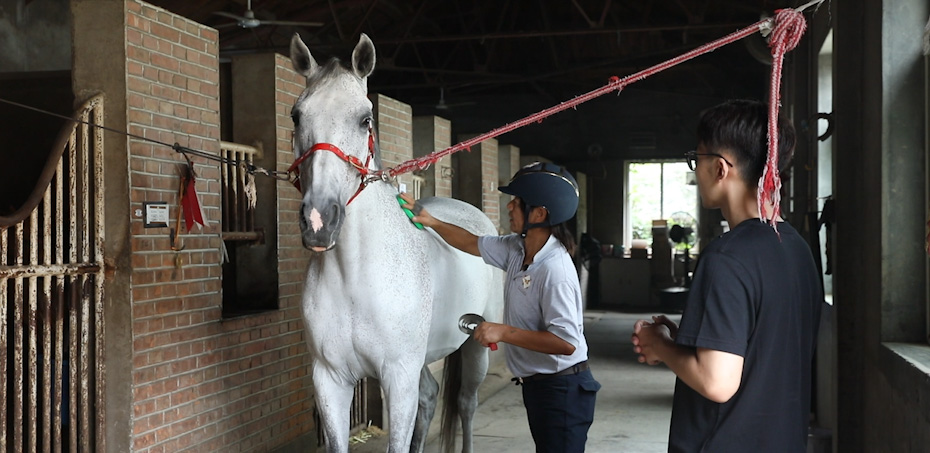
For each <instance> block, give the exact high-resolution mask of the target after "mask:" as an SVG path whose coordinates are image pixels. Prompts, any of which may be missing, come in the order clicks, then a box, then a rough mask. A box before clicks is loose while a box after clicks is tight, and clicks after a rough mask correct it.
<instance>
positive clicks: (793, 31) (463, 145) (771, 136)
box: [375, 0, 824, 233]
mask: <svg viewBox="0 0 930 453" xmlns="http://www.w3.org/2000/svg"><path fill="white" fill-rule="evenodd" d="M823 1H824V0H812V1H810V2H808V3H807V4H805V5H803V6H801V7H798V8H796V9H790V8H786V9H781V10H778V11H776V15H775V17H774V18H766V19H763V20H760V21H759V22H756V23H754V24H752V25H750V26H748V27H746V28H743V29H741V30H738V31H736V32H733V33H731V34H729V35H727V36H724V37H723V38H720V39H718V40H716V41H712V42H710V43H707V44H704V45H702V46H700V47H697V48H695V49H693V50H691V51H689V52H686V53H684V54H682V55H679V56H677V57H675V58H672V59H670V60H668V61H665V62H662V63H659V64H657V65H655V66H652V67H649V68H647V69H644V70H642V71H640V72H637V73H635V74H632V75H629V76H626V77H624V78H622V79H621V78H619V77H616V76H613V77H611V78H610V82H609V83H608V84H607V85H605V86H603V87H601V88H598V89H596V90H593V91H589V92H587V93H585V94H582V95H580V96H578V97H575V98H574V99H572V100H570V101H566V102H562V103H561V104H559V105H556V106H554V107H550V108H548V109H545V110H543V111H540V112H537V113H534V114H532V115H530V116H527V117H525V118H523V119H520V120H517V121H514V122H512V123H509V124H506V125H504V126H502V127H499V128H497V129H494V130H492V131H490V132H486V133H484V134H481V135H478V136H475V137H473V138H471V139H468V140H465V141H463V142H460V143H458V144H455V145H453V146H450V147H448V148H445V149H442V150H439V151H436V152H433V153H430V154H427V155H425V156H422V157H419V158H416V159H411V160H408V161H405V162H402V163H400V164H398V165H396V166H394V167H391V168H387V169H384V170H379V171H378V172H376V173H375V174H376V175H378V176H383V175H384V174H386V175H387V176H388V177H390V178H394V177H396V176H397V175H400V174H403V173H407V172H409V171H413V170H425V169H427V168H429V166H430V165H432V164H434V163H436V162H438V161H439V160H440V159H442V158H443V157H446V156H448V155H451V154H453V153H456V152H458V151H461V150H466V149H467V150H469V151H471V147H472V146H474V145H477V144H478V143H481V142H483V141H485V140H487V139H489V138H494V137H497V136H499V135H502V134H504V133H507V132H510V131H512V130H514V129H517V128H520V127H523V126H526V125H528V124H531V123H534V122H536V123H541V122H542V121H543V120H544V119H545V118H547V117H549V116H551V115H554V114H556V113H559V112H561V111H563V110H567V109H570V108H576V107H577V106H578V104H581V103H584V102H587V101H589V100H591V99H594V98H596V97H598V96H601V95H604V94H607V93H610V92H613V91H618V92H619V91H622V90H623V88H624V87H626V86H627V85H629V84H631V83H634V82H638V81H640V80H643V79H645V78H646V77H649V76H651V75H653V74H655V73H657V72H661V71H664V70H666V69H668V68H671V67H673V66H676V65H678V64H681V63H683V62H685V61H688V60H690V59H692V58H695V57H697V56H699V55H703V54H705V53H709V52H712V51H714V50H717V49H719V48H720V47H723V46H725V45H727V44H730V43H733V42H735V41H738V40H740V39H743V38H745V37H747V36H750V35H752V34H754V33H756V32H760V33H762V35H763V36H767V35H768V34H769V33H771V38H770V39H769V47H770V48H771V51H772V76H771V80H770V87H769V124H768V154H767V157H766V165H765V167H764V168H763V170H762V177H761V178H760V179H759V184H758V194H757V200H758V202H759V218H760V219H761V220H762V221H765V220H766V219H767V217H766V215H765V208H764V203H765V202H767V201H771V202H772V203H773V205H774V208H773V212H772V217H771V220H770V224H771V225H772V228H774V229H775V232H776V233H778V225H777V221H776V219H777V218H778V216H779V214H780V212H781V208H780V206H779V205H780V203H781V193H780V191H781V178H780V175H779V172H778V110H779V102H780V98H781V71H782V63H783V61H784V57H785V53H787V52H788V51H790V50H793V49H794V48H795V47H797V45H798V43H799V42H800V40H801V36H802V35H803V34H804V31H805V29H806V28H807V23H806V21H805V20H804V15H803V11H804V10H805V9H807V8H809V7H811V6H813V5H819V4H820V3H823Z"/></svg>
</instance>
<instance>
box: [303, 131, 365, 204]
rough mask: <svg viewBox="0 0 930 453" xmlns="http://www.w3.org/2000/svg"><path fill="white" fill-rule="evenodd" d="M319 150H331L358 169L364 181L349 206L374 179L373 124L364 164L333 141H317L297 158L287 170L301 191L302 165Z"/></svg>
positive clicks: (350, 200) (351, 198)
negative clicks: (372, 160)
mask: <svg viewBox="0 0 930 453" xmlns="http://www.w3.org/2000/svg"><path fill="white" fill-rule="evenodd" d="M317 151H329V152H331V153H333V154H335V155H336V157H338V158H339V159H341V160H342V161H343V162H346V163H348V164H349V165H351V166H352V167H353V168H355V170H356V171H358V175H359V177H360V178H361V180H362V181H361V182H360V183H359V185H358V190H356V191H355V194H354V195H352V197H350V198H349V201H347V202H346V206H348V205H349V203H351V202H352V200H354V199H355V197H357V196H358V194H360V193H362V189H364V188H365V186H367V185H368V184H369V183H370V182H371V181H373V180H374V179H372V178H371V177H370V175H371V174H372V173H373V172H372V171H371V170H369V169H368V164H370V163H371V158H372V157H374V155H375V131H374V130H373V129H372V128H371V126H368V157H367V158H366V159H365V163H364V164H363V163H362V161H360V160H359V159H358V158H357V157H355V156H350V155H348V154H346V153H344V152H343V151H342V150H341V149H339V147H338V146H336V145H333V144H332V143H317V144H315V145H313V146H311V147H310V149H309V150H307V152H305V153H303V154H302V155H301V156H300V157H298V158H297V160H295V161H294V163H293V164H291V168H288V169H287V172H288V174H293V175H294V177H293V178H291V183H293V184H294V187H296V188H297V190H299V191H301V192H303V190H302V189H301V186H300V165H301V164H302V163H303V162H304V161H305V160H307V158H308V157H310V156H311V155H313V153H315V152H317ZM377 179H380V178H377Z"/></svg>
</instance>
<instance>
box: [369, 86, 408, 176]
mask: <svg viewBox="0 0 930 453" xmlns="http://www.w3.org/2000/svg"><path fill="white" fill-rule="evenodd" d="M368 97H369V98H370V99H371V103H372V109H373V110H374V116H375V127H376V129H377V134H378V144H379V146H380V147H381V165H382V166H383V168H387V167H393V166H395V165H397V164H399V163H401V162H404V161H407V160H410V159H411V158H412V157H413V110H412V109H411V108H410V106H409V105H407V104H404V103H403V102H400V101H398V100H396V99H391V98H389V97H387V96H385V95H383V94H378V93H371V94H369V96H368ZM397 182H398V183H405V184H408V185H409V184H410V183H411V179H410V174H403V175H398V177H397Z"/></svg>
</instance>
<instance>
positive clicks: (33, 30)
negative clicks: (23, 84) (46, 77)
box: [0, 0, 71, 72]
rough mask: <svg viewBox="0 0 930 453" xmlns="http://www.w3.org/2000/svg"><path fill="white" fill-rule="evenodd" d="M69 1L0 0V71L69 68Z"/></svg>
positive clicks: (65, 69) (61, 69) (58, 69)
mask: <svg viewBox="0 0 930 453" xmlns="http://www.w3.org/2000/svg"><path fill="white" fill-rule="evenodd" d="M69 12H70V11H69V9H68V0H33V1H27V0H0V72H35V71H67V70H70V69H71V17H70V15H69Z"/></svg>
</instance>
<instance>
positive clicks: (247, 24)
mask: <svg viewBox="0 0 930 453" xmlns="http://www.w3.org/2000/svg"><path fill="white" fill-rule="evenodd" d="M213 14H216V15H217V16H223V17H228V18H230V19H234V20H235V21H236V22H234V23H229V24H221V25H218V26H217V27H216V28H225V27H232V26H238V27H241V28H255V27H258V26H259V25H293V26H298V27H321V26H323V23H322V22H297V21H289V20H261V19H256V18H255V12H254V11H252V0H247V2H246V7H245V13H243V15H241V16H239V15H236V14H233V13H227V12H226V11H214V12H213Z"/></svg>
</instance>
